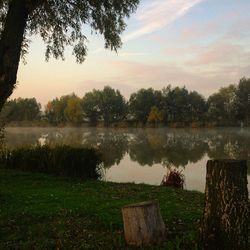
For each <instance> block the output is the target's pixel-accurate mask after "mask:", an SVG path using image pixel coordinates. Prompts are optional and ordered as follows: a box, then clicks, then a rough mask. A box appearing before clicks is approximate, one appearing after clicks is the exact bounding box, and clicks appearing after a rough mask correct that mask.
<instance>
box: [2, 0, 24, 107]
mask: <svg viewBox="0 0 250 250" xmlns="http://www.w3.org/2000/svg"><path fill="white" fill-rule="evenodd" d="M27 19H28V9H27V8H26V3H25V0H12V1H11V2H10V5H9V10H8V13H7V17H6V20H5V25H4V30H3V32H2V34H1V40H0V111H1V110H2V107H3V105H4V103H5V101H6V100H7V99H8V97H9V96H10V95H11V94H12V92H13V89H14V87H15V84H16V79H17V70H18V65H19V61H20V54H21V48H22V42H23V36H24V32H25V27H26V23H27Z"/></svg>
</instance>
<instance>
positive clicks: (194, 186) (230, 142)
mask: <svg viewBox="0 0 250 250" xmlns="http://www.w3.org/2000/svg"><path fill="white" fill-rule="evenodd" d="M6 144H7V147H8V148H16V147H22V146H31V145H32V146H35V145H39V144H40V145H44V144H48V145H55V144H68V145H73V146H85V147H94V148H96V149H98V150H99V151H100V152H101V153H102V155H103V165H104V177H103V179H104V180H107V181H114V182H135V183H147V184H153V185H159V184H160V182H161V180H162V179H163V176H164V175H165V174H166V173H167V170H168V169H169V168H173V167H176V168H178V169H179V170H182V173H183V174H184V175H185V188H186V189H188V190H197V191H201V192H203V191H204V187H205V177H206V162H207V160H209V159H228V158H233V159H246V160H247V161H248V181H250V147H249V145H250V129H249V128H217V129H169V128H159V129H129V128H128V129H105V128H102V129H98V128H7V129H6Z"/></svg>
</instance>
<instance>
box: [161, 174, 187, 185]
mask: <svg viewBox="0 0 250 250" xmlns="http://www.w3.org/2000/svg"><path fill="white" fill-rule="evenodd" d="M184 183H185V177H184V175H183V174H182V171H179V170H177V169H169V171H168V173H167V174H166V175H164V177H163V180H162V181H161V186H165V187H174V188H181V189H183V187H184Z"/></svg>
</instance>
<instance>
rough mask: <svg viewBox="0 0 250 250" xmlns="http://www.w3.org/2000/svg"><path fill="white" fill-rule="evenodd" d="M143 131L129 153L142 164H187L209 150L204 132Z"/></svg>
mask: <svg viewBox="0 0 250 250" xmlns="http://www.w3.org/2000/svg"><path fill="white" fill-rule="evenodd" d="M163 131H164V130H155V131H153V130H149V131H142V132H140V133H138V134H137V135H136V138H135V139H134V141H133V142H132V143H130V145H129V154H130V157H131V159H132V160H133V161H137V162H139V163H140V164H141V165H150V166H152V165H153V164H157V163H160V164H163V165H165V166H176V167H179V166H186V165H187V164H188V163H189V162H193V163H195V162H197V161H198V160H200V159H201V158H202V157H203V156H204V155H205V153H206V151H207V144H206V142H205V140H204V138H203V134H202V133H200V134H199V133H196V132H192V131H190V130H189V132H186V131H185V130H174V131H171V132H167V131H166V130H165V132H163Z"/></svg>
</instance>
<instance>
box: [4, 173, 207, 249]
mask: <svg viewBox="0 0 250 250" xmlns="http://www.w3.org/2000/svg"><path fill="white" fill-rule="evenodd" d="M145 200H158V201H159V203H160V208H161V213H162V216H163V219H164V222H165V224H166V227H167V239H166V242H165V243H164V244H163V245H162V246H157V247H151V248H149V249H197V239H198V230H199V220H200V218H201V216H202V211H203V203H204V196H203V194H201V193H198V192H190V191H183V190H176V189H171V188H166V187H159V186H150V185H135V184H117V183H107V182H100V181H85V182H81V181H79V180H72V179H68V178H63V177H53V176H47V175H42V174H34V173H32V174H31V173H27V172H18V171H14V170H0V249H129V248H128V247H127V246H126V244H125V242H124V239H123V224H122V216H121V208H122V207H123V206H124V205H128V204H131V203H134V202H141V201H145Z"/></svg>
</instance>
